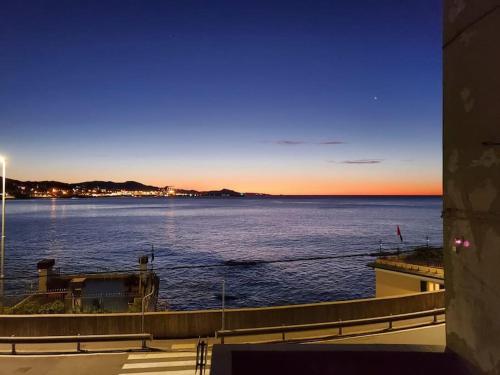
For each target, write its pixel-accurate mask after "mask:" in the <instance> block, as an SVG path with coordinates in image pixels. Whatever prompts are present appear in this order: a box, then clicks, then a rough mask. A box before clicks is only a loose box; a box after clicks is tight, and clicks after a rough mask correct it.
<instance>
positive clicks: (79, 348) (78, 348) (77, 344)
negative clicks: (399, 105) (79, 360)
mask: <svg viewBox="0 0 500 375" xmlns="http://www.w3.org/2000/svg"><path fill="white" fill-rule="evenodd" d="M77 336H78V337H79V336H80V334H79V333H78V334H77ZM76 351H77V352H81V351H82V350H81V347H80V340H78V339H77V340H76Z"/></svg>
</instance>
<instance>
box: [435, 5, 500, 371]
mask: <svg viewBox="0 0 500 375" xmlns="http://www.w3.org/2000/svg"><path fill="white" fill-rule="evenodd" d="M443 42H444V46H443V60H444V61H443V64H444V65H443V67H444V112H443V114H444V137H443V158H444V160H443V161H444V168H443V174H444V176H443V179H444V245H445V247H444V251H445V270H446V281H445V286H446V306H447V313H446V321H447V324H446V329H447V337H446V338H447V346H448V348H449V349H451V350H452V351H455V352H456V353H458V354H459V355H460V356H461V357H462V358H464V359H466V360H468V361H469V362H470V363H472V364H473V366H475V368H476V369H477V371H478V372H479V373H484V374H500V194H499V193H500V146H499V145H498V144H500V0H495V1H494V0H474V1H473V0H445V2H444V41H443ZM495 143H496V144H495ZM462 236H463V237H464V238H465V239H467V240H469V241H470V243H471V246H470V247H469V248H467V249H466V248H458V252H455V251H454V249H453V242H454V238H455V237H462Z"/></svg>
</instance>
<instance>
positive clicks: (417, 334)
mask: <svg viewBox="0 0 500 375" xmlns="http://www.w3.org/2000/svg"><path fill="white" fill-rule="evenodd" d="M262 338H263V337H260V339H262ZM196 341H197V340H175V341H169V340H157V341H153V342H152V343H151V347H153V348H156V350H155V351H150V352H140V351H135V352H130V351H129V352H123V351H120V352H111V353H88V354H62V355H55V354H45V355H27V354H22V353H23V352H24V353H26V350H31V351H34V350H36V351H40V350H44V351H46V352H49V351H51V350H52V351H61V350H63V351H68V352H69V351H74V350H75V347H74V345H66V346H61V345H59V346H58V347H55V346H37V347H28V346H21V345H19V347H18V352H19V353H20V354H18V355H15V356H12V355H8V354H2V355H0V375H66V374H67V375H193V374H194V373H195V371H194V370H195V359H196ZM264 341H265V340H264ZM240 342H243V340H241V341H240ZM320 343H328V344H332V343H338V344H416V345H444V344H445V325H444V324H437V325H433V326H427V327H421V328H413V329H409V330H403V331H395V332H385V333H379V334H370V335H366V336H360V337H345V338H337V339H335V340H325V341H322V342H317V344H320ZM123 345H124V343H98V344H86V345H85V346H82V348H83V349H87V350H109V351H112V350H113V351H115V350H119V349H120V348H119V346H122V349H123ZM127 345H128V348H131V347H134V346H137V343H132V342H131V343H125V346H127ZM7 350H8V346H5V345H2V346H1V347H0V352H3V353H6V352H7ZM210 352H211V351H209V357H208V359H209V363H208V365H210V359H211V353H210ZM208 369H209V367H208ZM207 374H208V371H207Z"/></svg>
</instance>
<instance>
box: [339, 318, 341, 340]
mask: <svg viewBox="0 0 500 375" xmlns="http://www.w3.org/2000/svg"><path fill="white" fill-rule="evenodd" d="M339 323H340V325H339V336H342V319H339Z"/></svg>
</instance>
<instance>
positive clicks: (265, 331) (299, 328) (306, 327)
mask: <svg viewBox="0 0 500 375" xmlns="http://www.w3.org/2000/svg"><path fill="white" fill-rule="evenodd" d="M444 313H445V309H444V308H440V309H433V310H429V311H418V312H413V313H407V314H399V315H389V316H383V317H376V318H365V319H355V320H347V321H337V322H326V323H313V324H297V325H289V326H285V325H282V326H278V327H260V328H243V329H234V330H220V331H217V333H216V337H217V338H220V340H221V344H224V339H225V338H226V337H238V336H250V335H272V334H276V333H279V334H281V340H279V341H282V342H283V341H287V339H286V334H287V333H292V332H305V331H313V330H314V331H316V330H328V329H330V330H331V329H338V333H337V334H336V335H331V334H329V335H327V336H322V337H321V338H322V339H326V338H333V337H341V336H343V329H344V328H351V327H358V326H373V325H376V324H381V323H387V324H388V326H387V327H386V328H382V329H379V328H376V329H373V328H372V329H371V330H370V331H368V332H369V333H373V332H380V331H390V330H393V329H394V327H393V323H394V322H399V321H407V320H413V319H419V318H426V317H432V320H430V321H429V322H424V323H420V322H418V323H417V324H415V323H414V324H413V325H412V327H414V326H422V325H430V324H437V323H442V322H444V320H442V321H438V316H440V315H443V314H444ZM363 333H364V334H366V333H367V331H364V332H363ZM357 334H359V332H358V333H357ZM354 335H355V334H354ZM317 338H318V337H317V336H315V337H314V338H313V339H317ZM307 340H308V339H307V338H301V339H299V340H297V339H295V340H294V341H307ZM268 342H269V341H268Z"/></svg>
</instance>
